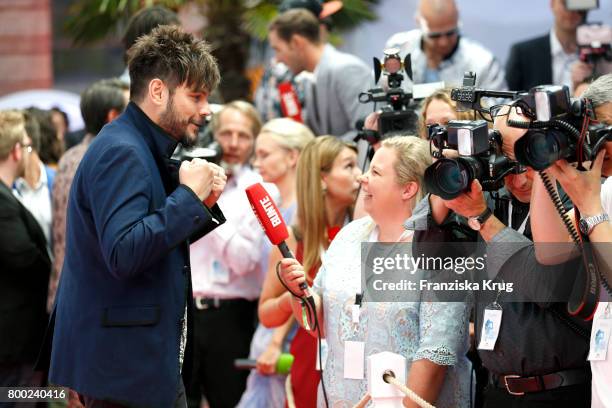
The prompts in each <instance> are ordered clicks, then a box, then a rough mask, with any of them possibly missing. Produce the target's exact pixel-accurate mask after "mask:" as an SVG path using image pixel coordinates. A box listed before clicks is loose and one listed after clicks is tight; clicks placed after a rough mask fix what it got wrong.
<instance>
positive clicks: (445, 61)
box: [385, 0, 506, 90]
mask: <svg viewBox="0 0 612 408" xmlns="http://www.w3.org/2000/svg"><path fill="white" fill-rule="evenodd" d="M416 20H417V25H418V27H420V28H418V29H415V30H411V31H405V32H400V33H396V34H394V35H393V36H391V38H389V39H388V40H387V43H386V44H385V48H399V50H400V54H401V56H402V58H404V56H405V55H406V54H410V59H411V61H412V73H413V80H414V83H415V84H422V83H429V82H438V81H444V83H445V84H446V86H459V85H461V83H462V82H463V74H464V73H465V72H466V71H473V72H475V73H476V85H477V86H478V87H479V88H486V89H496V90H501V89H505V88H506V83H505V81H504V70H503V68H502V67H501V65H500V64H499V61H498V60H497V59H496V58H495V56H494V55H493V54H492V53H491V52H490V51H489V50H487V49H486V48H485V47H483V46H482V45H481V44H479V43H477V42H475V41H472V40H470V39H468V38H466V37H462V36H461V32H460V23H459V11H458V10H457V6H456V5H455V1H454V0H421V1H420V3H419V8H418V12H417V15H416Z"/></svg>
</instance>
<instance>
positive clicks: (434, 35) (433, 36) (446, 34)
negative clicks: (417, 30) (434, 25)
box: [425, 27, 459, 40]
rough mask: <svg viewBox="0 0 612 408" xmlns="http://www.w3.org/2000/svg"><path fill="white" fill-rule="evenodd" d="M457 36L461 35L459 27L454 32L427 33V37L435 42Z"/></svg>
mask: <svg viewBox="0 0 612 408" xmlns="http://www.w3.org/2000/svg"><path fill="white" fill-rule="evenodd" d="M457 34H459V27H455V28H453V29H452V30H448V31H443V32H439V31H432V32H429V33H426V34H425V35H426V36H427V38H430V39H432V40H435V39H437V38H441V37H452V36H454V35H457Z"/></svg>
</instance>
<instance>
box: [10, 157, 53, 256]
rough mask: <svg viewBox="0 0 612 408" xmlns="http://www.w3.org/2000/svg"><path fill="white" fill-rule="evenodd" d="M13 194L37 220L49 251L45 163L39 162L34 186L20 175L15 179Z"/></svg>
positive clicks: (47, 194)
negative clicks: (38, 171) (37, 176)
mask: <svg viewBox="0 0 612 408" xmlns="http://www.w3.org/2000/svg"><path fill="white" fill-rule="evenodd" d="M13 194H14V195H15V197H17V199H18V200H19V201H20V202H21V204H23V206H24V207H25V208H27V209H28V211H30V212H31V213H32V215H33V216H34V218H35V219H36V221H38V225H40V228H41V229H42V230H43V233H44V234H45V239H46V240H47V249H48V250H49V253H51V227H52V220H51V214H52V211H51V192H50V191H49V184H48V180H47V172H46V170H45V165H44V164H43V163H42V162H40V177H39V178H38V182H37V183H36V185H35V186H34V188H31V187H30V185H29V184H28V183H27V182H26V181H25V179H23V178H21V177H20V178H18V179H17V180H15V187H14V189H13Z"/></svg>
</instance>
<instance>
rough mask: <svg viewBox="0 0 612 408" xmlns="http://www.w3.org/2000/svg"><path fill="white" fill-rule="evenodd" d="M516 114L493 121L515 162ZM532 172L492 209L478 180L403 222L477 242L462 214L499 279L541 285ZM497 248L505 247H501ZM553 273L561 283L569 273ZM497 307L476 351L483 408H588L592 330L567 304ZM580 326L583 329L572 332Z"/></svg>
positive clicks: (441, 237)
mask: <svg viewBox="0 0 612 408" xmlns="http://www.w3.org/2000/svg"><path fill="white" fill-rule="evenodd" d="M515 116H516V113H515V109H514V108H512V109H510V108H508V107H506V108H505V109H502V110H500V111H499V113H498V115H497V117H496V118H495V128H496V129H497V130H498V131H499V132H500V133H501V134H502V135H503V139H502V142H503V143H502V150H503V151H504V152H505V153H506V155H507V156H511V158H513V156H514V154H513V146H514V142H515V141H516V140H517V139H518V138H520V137H521V136H522V135H523V133H524V130H522V129H516V128H511V127H509V126H508V125H507V120H508V118H509V117H510V118H511V119H512V118H515ZM533 174H534V173H533V170H530V169H528V170H527V171H526V172H524V173H521V174H509V175H507V176H506V177H505V178H504V181H505V186H506V189H507V192H506V193H504V192H501V193H500V195H501V197H500V198H499V199H497V200H495V201H496V202H495V204H494V203H493V200H492V199H491V196H492V194H489V197H488V199H487V197H486V196H485V194H483V191H482V186H481V184H480V182H479V181H478V180H473V181H472V183H471V185H470V187H471V188H470V190H469V191H467V192H464V193H461V194H460V195H459V196H458V197H456V198H454V199H451V200H443V199H442V198H440V197H437V196H435V195H430V196H429V197H428V200H427V201H425V200H423V201H422V202H421V203H419V205H418V206H417V208H416V209H415V215H414V216H413V217H412V218H411V219H409V220H408V221H407V222H406V224H405V225H406V227H407V228H409V229H416V230H417V231H416V232H415V240H416V241H419V242H449V241H454V240H455V239H456V238H457V236H458V235H461V236H464V237H466V236H467V240H468V241H469V240H472V241H475V240H476V238H474V232H473V231H470V229H469V228H467V227H466V226H465V220H464V219H461V218H460V217H458V215H459V216H462V217H465V218H467V219H468V225H469V226H470V228H471V229H473V230H476V231H477V234H479V235H480V237H481V238H482V239H483V240H484V241H485V242H487V255H488V259H487V261H488V270H489V272H491V271H496V272H497V274H496V278H497V279H498V280H501V279H503V278H506V280H509V281H513V282H515V284H516V283H518V284H520V286H521V289H520V290H527V291H528V290H530V289H531V288H536V287H539V286H540V285H541V284H542V282H543V279H544V277H545V276H550V275H551V274H536V273H533V270H534V269H535V268H536V267H537V265H536V262H535V257H534V256H533V253H532V246H531V245H530V244H531V241H530V239H531V231H530V224H529V222H528V219H529V201H530V194H531V184H532V180H533ZM491 207H493V209H491ZM470 233H471V234H470ZM499 243H506V245H504V246H503V247H501V246H500V245H499ZM489 244H493V245H489ZM489 276H491V273H489ZM553 276H555V277H556V278H557V279H560V280H561V279H563V277H564V274H563V273H558V274H557V275H553ZM476 295H477V302H476V310H475V318H474V324H475V328H476V340H477V341H476V343H477V344H478V343H479V342H480V340H481V338H482V336H483V335H484V331H483V326H484V324H483V323H484V318H483V317H484V315H485V312H486V310H487V307H488V306H489V305H488V304H487V303H483V302H482V300H480V299H478V295H479V294H478V293H476ZM534 296H535V295H534ZM479 300H480V302H479ZM500 303H501V309H502V312H503V317H502V318H500V321H499V322H497V325H498V326H499V333H498V336H497V339H496V341H494V346H493V347H491V349H487V350H483V349H479V350H478V352H479V356H480V358H481V359H482V363H483V365H484V367H485V368H487V369H488V370H489V372H490V376H489V385H488V386H487V388H486V390H485V393H484V406H485V407H504V406H508V407H510V406H512V407H517V406H518V407H540V406H549V404H550V403H551V402H552V403H553V404H563V405H565V406H567V404H570V405H571V406H574V407H580V406H584V407H586V406H588V400H589V388H590V387H589V372H588V366H587V365H586V364H585V357H586V354H587V349H588V343H587V340H586V338H584V337H583V336H581V335H580V334H579V333H578V331H580V332H584V327H585V326H587V325H586V324H585V323H584V322H581V321H579V320H577V319H576V320H574V321H571V322H568V321H567V320H568V319H569V317H567V316H564V315H563V313H565V312H564V310H563V309H564V305H563V304H558V303H557V304H555V303H549V302H548V303H546V302H544V303H535V302H522V303H518V302H503V296H502V297H500ZM570 324H571V325H572V327H570ZM576 326H583V328H580V327H579V328H578V331H575V330H574V327H576ZM517 333H520V335H517ZM584 334H585V333H583V335H584ZM546 404H548V405H546Z"/></svg>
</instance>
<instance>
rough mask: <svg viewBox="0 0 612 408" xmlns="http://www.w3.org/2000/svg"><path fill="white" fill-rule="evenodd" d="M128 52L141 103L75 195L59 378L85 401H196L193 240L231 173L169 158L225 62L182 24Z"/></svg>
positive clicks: (207, 225) (99, 150)
mask: <svg viewBox="0 0 612 408" xmlns="http://www.w3.org/2000/svg"><path fill="white" fill-rule="evenodd" d="M128 56H129V59H128V67H129V72H130V78H131V85H130V100H131V102H130V103H129V104H128V106H127V108H126V110H125V112H124V113H123V114H122V115H121V116H120V117H119V118H117V119H115V120H114V121H113V122H112V123H110V124H108V125H107V126H105V127H104V128H103V129H102V131H101V132H100V133H99V134H98V136H97V137H96V138H95V139H94V141H93V142H92V143H91V145H90V146H89V149H88V150H87V152H86V153H85V156H84V157H83V160H82V162H81V165H80V166H79V168H78V170H77V172H76V174H75V177H74V180H73V184H72V188H71V192H70V197H69V199H68V215H67V231H66V253H65V260H64V266H63V269H62V274H61V279H60V283H59V288H58V293H57V300H56V303H55V308H54V311H53V315H52V317H51V323H50V329H53V328H54V329H55V330H54V333H53V331H52V330H49V332H48V339H49V341H52V348H51V361H50V364H51V367H50V372H49V380H50V382H52V383H53V384H57V385H62V386H67V387H70V388H71V389H74V390H75V391H76V392H78V393H79V397H80V400H81V402H82V403H83V404H84V405H85V406H86V407H92V406H96V407H98V406H104V407H123V406H146V407H160V408H161V407H163V408H167V407H170V406H185V404H186V403H185V394H184V387H183V381H182V379H181V374H182V375H183V377H185V376H187V375H188V374H189V371H190V370H189V366H188V364H185V365H183V361H185V362H189V361H190V360H189V356H188V355H187V356H186V355H185V353H187V354H189V353H190V347H191V344H190V342H189V341H188V340H189V339H188V337H189V336H188V335H189V334H190V333H191V331H190V330H188V327H189V326H191V324H192V318H191V284H190V282H191V272H190V263H189V243H190V242H195V241H196V240H197V239H199V238H200V237H202V236H203V235H205V234H206V233H208V232H210V231H211V230H213V229H214V228H216V227H217V226H219V225H220V224H221V223H223V222H224V221H225V219H224V217H223V214H222V213H221V210H220V209H219V207H218V206H217V205H216V202H217V199H218V198H219V196H220V194H221V192H222V191H223V188H224V186H225V179H226V177H225V174H224V172H223V170H222V169H221V168H220V167H218V166H215V165H213V164H210V163H207V162H206V161H204V160H197V159H196V160H193V161H191V162H183V163H181V164H180V168H179V167H178V166H177V165H176V164H175V163H174V162H173V161H171V160H170V155H171V154H172V152H173V151H174V149H175V148H176V145H177V144H178V143H179V142H181V143H183V144H191V143H193V142H194V141H195V139H196V135H197V132H198V129H199V128H200V126H201V125H202V123H203V121H204V117H205V116H206V115H208V114H209V113H210V112H209V108H208V100H207V98H208V95H209V93H210V92H211V91H213V89H214V88H215V87H216V85H217V84H218V82H219V70H218V67H217V63H216V61H215V60H214V58H213V57H212V56H211V54H210V48H209V46H208V45H207V44H206V42H204V41H200V40H196V39H194V38H193V36H191V35H190V34H187V33H185V32H183V31H182V30H181V29H180V28H178V27H174V26H161V27H158V28H156V29H155V30H153V31H152V32H151V34H149V35H145V36H142V37H140V38H139V39H138V41H136V43H135V44H134V46H133V47H132V48H131V49H130V51H129V53H128ZM52 334H53V336H52ZM51 338H52V340H51ZM47 345H48V343H47V344H46V345H45V346H47ZM44 350H47V349H46V347H45V349H44ZM41 361H44V360H41Z"/></svg>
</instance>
